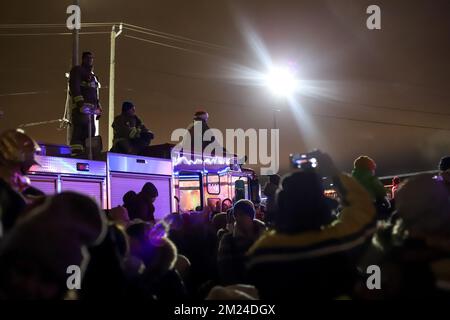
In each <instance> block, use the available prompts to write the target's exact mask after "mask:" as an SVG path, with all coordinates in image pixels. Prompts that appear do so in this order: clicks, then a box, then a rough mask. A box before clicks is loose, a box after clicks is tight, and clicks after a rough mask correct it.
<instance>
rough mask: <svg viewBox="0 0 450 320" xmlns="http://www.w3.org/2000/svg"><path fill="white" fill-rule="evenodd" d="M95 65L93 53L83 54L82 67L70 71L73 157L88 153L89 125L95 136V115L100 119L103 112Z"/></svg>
mask: <svg viewBox="0 0 450 320" xmlns="http://www.w3.org/2000/svg"><path fill="white" fill-rule="evenodd" d="M93 64H94V55H93V54H92V53H91V52H83V55H82V63H81V66H75V67H73V68H72V70H71V71H70V78H69V89H70V96H71V100H72V137H71V139H70V146H71V147H72V155H77V154H83V153H86V139H88V138H89V125H90V126H91V135H92V136H94V134H95V123H94V119H93V115H97V119H98V118H99V117H100V114H101V112H102V108H101V106H100V103H99V96H98V90H99V86H100V83H99V82H98V79H97V76H96V75H95V74H94V72H93V71H92V69H93ZM90 118H91V119H90ZM92 136H91V137H92Z"/></svg>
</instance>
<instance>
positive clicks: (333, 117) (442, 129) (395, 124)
mask: <svg viewBox="0 0 450 320" xmlns="http://www.w3.org/2000/svg"><path fill="white" fill-rule="evenodd" d="M311 115H312V116H315V117H321V118H331V119H339V120H346V121H354V122H365V123H372V124H379V125H388V126H396V127H408V128H417V129H430V130H439V131H450V128H440V127H432V126H421V125H414V124H407V123H398V122H386V121H376V120H365V119H356V118H347V117H340V116H330V115H323V114H314V113H313V114H311Z"/></svg>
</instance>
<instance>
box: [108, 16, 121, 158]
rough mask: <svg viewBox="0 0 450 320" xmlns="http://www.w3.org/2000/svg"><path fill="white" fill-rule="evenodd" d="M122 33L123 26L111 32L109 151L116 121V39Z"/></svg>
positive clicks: (113, 28)
mask: <svg viewBox="0 0 450 320" xmlns="http://www.w3.org/2000/svg"><path fill="white" fill-rule="evenodd" d="M121 33H122V24H120V25H119V31H116V26H115V25H114V26H112V30H111V52H110V63H109V108H108V150H110V149H111V148H112V140H113V129H112V123H113V121H114V80H115V67H116V38H117V37H118V36H119V35H120V34H121Z"/></svg>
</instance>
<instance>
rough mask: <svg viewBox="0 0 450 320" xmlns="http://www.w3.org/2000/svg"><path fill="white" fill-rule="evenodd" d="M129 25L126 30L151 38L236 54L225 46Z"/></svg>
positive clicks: (125, 26) (125, 27) (125, 25)
mask: <svg viewBox="0 0 450 320" xmlns="http://www.w3.org/2000/svg"><path fill="white" fill-rule="evenodd" d="M127 25H128V24H124V29H127V30H130V31H133V32H138V33H142V34H146V35H150V36H156V37H160V38H163V39H167V40H172V41H178V42H182V43H186V44H191V45H195V46H200V47H205V48H208V49H213V50H227V51H230V52H233V53H235V50H233V49H230V48H227V47H223V46H219V45H216V44H212V43H209V42H205V41H199V40H194V39H190V38H186V37H181V36H176V35H172V34H167V33H163V32H155V31H148V30H151V29H146V28H136V27H127Z"/></svg>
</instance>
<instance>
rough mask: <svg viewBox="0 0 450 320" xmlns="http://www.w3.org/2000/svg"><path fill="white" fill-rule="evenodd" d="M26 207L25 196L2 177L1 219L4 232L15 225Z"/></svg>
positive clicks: (0, 192)
mask: <svg viewBox="0 0 450 320" xmlns="http://www.w3.org/2000/svg"><path fill="white" fill-rule="evenodd" d="M25 208H26V202H25V198H24V197H22V195H21V194H19V193H17V192H16V191H14V190H13V189H12V188H11V187H10V186H9V185H8V184H7V183H6V182H5V181H4V180H3V179H0V219H1V223H2V225H3V232H7V231H9V230H10V229H11V228H12V227H13V226H14V224H15V223H16V220H17V218H18V217H19V216H20V214H21V213H22V212H23V211H24V210H25ZM0 235H1V234H0Z"/></svg>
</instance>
